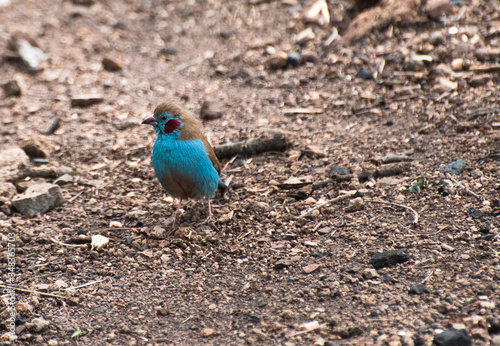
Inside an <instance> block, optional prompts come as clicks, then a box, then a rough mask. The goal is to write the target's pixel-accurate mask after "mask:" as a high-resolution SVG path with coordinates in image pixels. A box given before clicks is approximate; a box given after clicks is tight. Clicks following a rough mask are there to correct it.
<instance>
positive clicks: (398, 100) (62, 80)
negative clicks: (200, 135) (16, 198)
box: [0, 0, 500, 345]
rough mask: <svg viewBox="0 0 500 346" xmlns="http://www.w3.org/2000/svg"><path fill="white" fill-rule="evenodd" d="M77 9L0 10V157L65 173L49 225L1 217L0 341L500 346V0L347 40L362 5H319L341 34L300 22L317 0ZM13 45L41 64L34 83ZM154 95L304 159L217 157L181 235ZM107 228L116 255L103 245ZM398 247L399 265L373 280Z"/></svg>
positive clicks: (224, 133) (25, 3) (6, 206)
mask: <svg viewBox="0 0 500 346" xmlns="http://www.w3.org/2000/svg"><path fill="white" fill-rule="evenodd" d="M77 3H84V4H83V5H79V4H77ZM85 3H86V1H77V0H75V1H68V0H65V1H61V0H54V1H49V0H39V1H33V0H15V1H12V3H11V4H10V5H7V6H4V7H0V53H1V55H2V57H3V60H2V63H1V65H0V76H1V79H2V84H5V83H7V82H8V81H12V80H17V81H18V82H19V84H20V85H21V86H22V91H21V95H20V96H7V95H6V94H5V93H4V95H3V96H2V98H1V99H0V122H1V126H0V133H1V137H0V149H6V148H11V147H20V146H22V143H26V141H30V140H31V141H35V142H36V143H37V144H36V145H37V146H38V147H39V148H40V149H41V150H42V151H44V152H45V153H46V154H47V159H48V162H45V163H44V162H42V163H40V160H38V161H39V162H38V163H37V162H32V163H31V165H32V166H39V167H44V166H45V167H46V166H51V167H59V168H60V167H69V168H71V170H72V175H73V180H72V181H71V182H69V183H68V184H66V185H63V186H61V188H62V192H63V195H64V197H65V198H66V203H64V204H63V205H62V206H59V207H57V208H55V209H53V210H50V211H48V212H46V213H43V214H39V215H36V216H33V217H29V216H23V215H21V214H20V213H19V212H17V211H16V210H15V209H13V208H12V206H11V204H10V202H8V201H3V202H2V203H3V204H2V205H0V207H1V209H0V210H1V213H0V216H1V220H0V228H1V230H2V236H3V240H2V244H1V247H2V251H3V252H4V254H5V251H6V246H7V240H6V234H7V233H15V234H16V237H17V239H18V240H17V243H16V245H17V249H16V263H17V265H18V267H17V274H18V276H17V277H16V280H17V282H16V283H17V284H18V287H19V288H21V289H24V291H17V296H16V299H17V302H18V304H17V313H18V317H17V320H16V324H17V329H16V331H17V337H18V339H17V341H15V342H11V341H8V337H7V336H6V335H7V334H5V335H4V336H3V339H2V343H3V344H11V343H12V344H19V345H28V344H30V345H31V344H39V345H47V344H48V345H66V344H78V345H104V344H106V345H108V344H109V345H194V344H197V345H243V344H251V345H372V344H373V345H375V344H377V345H430V344H431V343H432V341H433V339H434V337H435V335H437V334H439V333H440V332H442V331H443V330H446V329H447V328H450V327H452V326H453V327H455V328H458V329H462V328H463V329H465V330H466V331H467V334H468V335H469V336H470V337H471V338H472V340H473V344H474V345H489V344H495V345H499V344H500V340H499V339H500V337H499V336H498V333H499V332H500V327H499V322H498V319H499V318H500V308H499V304H500V299H499V294H500V286H499V282H500V257H499V254H500V239H499V234H500V220H499V215H500V180H499V177H500V173H499V164H500V161H499V160H500V102H499V101H498V98H499V95H500V87H499V81H500V69H499V68H498V64H499V59H500V52H499V47H500V5H499V3H498V2H496V1H473V0H471V1H467V0H463V1H458V2H453V5H450V6H451V7H452V8H451V9H449V12H448V13H447V15H446V16H445V17H443V18H441V20H431V19H429V18H428V17H429V16H426V15H425V14H422V13H421V11H420V9H418V15H417V16H415V17H414V18H413V19H414V20H413V21H407V20H403V21H402V22H401V21H397V20H394V21H392V19H391V20H389V21H388V22H386V23H382V24H381V25H374V26H373V28H371V29H370V30H368V31H367V32H366V33H365V34H363V35H362V37H360V38H359V39H357V40H352V41H346V40H342V38H341V37H344V35H346V33H347V32H348V31H349V29H348V27H347V25H348V21H349V20H350V19H351V18H354V16H355V9H354V8H353V6H350V5H349V3H348V2H336V1H328V10H329V14H330V23H324V22H323V23H318V18H312V19H309V20H306V19H305V16H306V13H307V12H308V10H309V9H310V8H311V6H312V5H313V3H314V2H313V1H295V0H286V1H285V0H282V1H235V0H227V1H226V0H221V1H218V0H212V1H195V0H189V1H188V0H186V1H173V2H169V1H159V0H150V1H132V0H126V1H112V0H103V1H96V2H95V3H94V2H92V1H89V4H86V5H85ZM320 17H321V15H320ZM323 20H324V18H323ZM373 20H374V21H376V18H374V19H373ZM319 21H321V18H320V19H319ZM334 27H336V28H338V30H339V34H340V37H336V36H335V35H333V36H331V34H332V32H334ZM308 28H310V31H309V30H308V31H305V32H304V30H307V29H308ZM17 32H21V33H24V34H25V35H27V36H28V37H29V38H30V40H32V41H34V42H33V45H35V43H36V45H38V46H39V47H40V49H41V50H42V51H43V52H44V54H45V56H46V60H45V61H43V62H41V64H40V66H39V67H38V68H37V69H36V71H30V70H29V69H28V68H27V67H26V66H25V65H24V64H23V62H22V61H21V60H20V59H19V58H18V57H17V56H16V53H15V51H14V50H12V47H11V45H10V44H9V42H12V37H14V36H15V35H14V34H15V33H17ZM300 34H302V36H303V37H300ZM297 36H299V37H297ZM329 39H330V40H329ZM325 41H327V42H326V43H330V44H328V45H327V44H325ZM328 41H331V42H328ZM104 58H108V59H109V60H111V61H112V62H114V63H115V65H118V66H116V70H113V68H112V67H111V68H110V67H109V66H107V69H106V68H105V65H104V64H103V59H104ZM120 68H121V69H120ZM89 94H92V95H96V96H98V97H97V99H96V101H95V102H96V103H95V104H92V105H89V106H88V107H77V106H76V105H75V104H74V103H73V105H72V100H74V99H76V97H77V96H79V95H89ZM164 100H173V101H175V102H177V103H178V104H180V105H182V106H183V107H186V108H187V109H190V110H191V112H193V114H195V115H196V116H199V114H200V109H201V106H202V104H203V103H204V102H206V101H208V102H211V104H212V108H219V109H220V110H222V117H220V118H217V119H214V120H209V121H208V120H207V121H204V122H203V127H204V130H205V133H207V134H208V136H209V138H210V141H211V142H212V143H213V144H214V145H219V144H223V143H231V142H236V141H243V140H248V139H252V138H259V137H261V136H266V135H267V136H268V135H269V134H274V133H282V134H284V135H285V136H286V137H287V138H288V140H289V141H290V147H289V149H288V150H286V151H280V152H274V151H271V152H265V153H261V154H258V155H254V156H236V157H233V158H226V159H222V160H221V162H222V166H223V167H224V170H223V173H222V178H223V179H224V180H225V181H228V182H229V185H230V188H229V190H228V191H227V192H226V194H225V195H224V196H220V195H218V196H216V198H215V199H214V201H213V209H214V214H215V222H214V223H213V224H209V225H200V224H199V221H200V220H203V219H204V218H205V216H206V201H188V202H185V203H184V205H183V211H184V213H183V216H182V219H181V224H180V227H179V228H178V229H171V227H170V223H169V222H170V221H171V220H170V217H171V216H172V213H173V210H174V204H173V201H172V199H171V198H169V197H168V196H165V195H164V193H163V192H162V190H161V188H160V185H159V183H158V181H157V179H156V177H155V176H154V172H153V169H152V166H151V150H152V146H153V143H154V139H155V135H154V131H153V130H152V128H151V127H149V126H142V125H140V123H141V121H142V119H144V118H145V117H147V116H148V115H149V114H151V112H152V110H153V109H154V107H155V106H156V105H157V104H159V103H160V102H162V101H164ZM215 113H216V112H215ZM55 117H57V118H59V119H60V121H61V125H60V127H59V128H58V129H57V130H55V132H53V133H52V134H42V132H43V130H44V129H45V128H47V126H48V125H49V124H50V123H51V122H52V121H53V119H54V118H55ZM23 141H24V142H23ZM387 154H395V155H402V156H404V157H403V158H399V160H403V161H400V162H397V163H392V164H381V160H382V159H381V157H384V156H386V155H387ZM459 159H462V160H464V161H465V163H466V165H465V168H464V170H463V171H462V172H456V173H457V174H449V173H445V166H446V165H448V164H450V163H452V162H455V161H457V160H459ZM42 161H43V160H42ZM337 166H339V167H340V168H339V167H337ZM342 168H344V169H348V170H349V172H342V171H343V169H342ZM339 172H340V173H349V174H347V175H341V174H339ZM419 179H420V180H419ZM424 179H425V181H424ZM54 180H55V177H46V178H43V177H28V178H26V177H25V176H13V177H12V178H9V180H8V182H11V183H14V184H16V187H17V192H18V193H21V192H22V190H23V189H25V188H26V187H27V186H28V185H29V184H31V183H32V182H35V183H37V182H53V181H54ZM405 189H406V190H405ZM356 191H357V193H356V194H355V192H356ZM353 201H354V202H353ZM417 217H418V219H417ZM415 221H416V222H415ZM93 235H102V236H105V237H107V238H109V243H108V244H107V245H105V246H103V247H102V248H100V249H98V250H96V249H92V248H91V246H90V244H89V239H90V238H91V236H93ZM79 242H80V244H78V243H79ZM70 245H71V246H70ZM398 249H399V250H403V249H405V250H406V252H407V253H408V255H409V258H406V259H407V260H406V261H404V262H402V263H396V264H393V265H390V266H384V267H382V268H378V267H377V268H375V267H374V265H373V261H372V262H371V260H372V257H373V256H374V255H375V254H377V253H379V252H383V251H389V250H398ZM1 261H2V271H3V278H2V280H3V281H2V283H1V284H2V285H3V286H2V287H3V288H5V282H6V281H5V280H6V271H4V268H5V267H4V266H3V264H6V263H7V257H5V256H2V260H1ZM417 284H422V285H425V290H424V291H423V292H421V290H419V289H418V288H419V287H420V288H422V287H423V286H415V285H417ZM72 287H73V288H74V289H71V288H72ZM68 288H69V289H68ZM410 288H412V290H411V291H410ZM27 290H30V291H31V292H28V291H27ZM2 304H4V301H2ZM1 309H2V310H3V312H2V315H1V316H2V321H4V320H5V317H6V315H5V311H6V310H5V309H6V306H5V304H4V305H2V308H1ZM38 317H42V318H43V319H44V320H46V321H48V322H49V323H48V326H45V327H44V328H41V330H40V331H39V330H37V328H36V326H34V325H33V321H34V320H35V319H36V318H38ZM6 326H7V324H6V322H2V324H1V325H0V327H1V328H2V329H3V330H4V332H5V333H6V331H7V330H6V329H5V328H6ZM77 329H79V330H80V331H81V335H74V333H75V331H76V330H77ZM495 342H496V343H495Z"/></svg>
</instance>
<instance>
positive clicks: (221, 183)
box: [217, 178, 227, 192]
mask: <svg viewBox="0 0 500 346" xmlns="http://www.w3.org/2000/svg"><path fill="white" fill-rule="evenodd" d="M217 189H218V190H220V191H222V192H224V191H226V189H227V185H226V183H225V182H223V181H222V180H221V179H220V178H219V185H218V186H217Z"/></svg>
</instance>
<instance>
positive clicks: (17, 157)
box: [0, 147, 30, 180]
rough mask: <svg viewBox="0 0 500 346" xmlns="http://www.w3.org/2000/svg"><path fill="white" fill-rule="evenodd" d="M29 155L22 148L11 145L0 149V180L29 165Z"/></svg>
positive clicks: (6, 178)
mask: <svg viewBox="0 0 500 346" xmlns="http://www.w3.org/2000/svg"><path fill="white" fill-rule="evenodd" d="M29 161H30V160H29V157H28V155H26V153H25V152H24V150H22V149H21V148H16V147H11V148H7V149H4V150H0V180H8V179H9V178H11V176H12V175H15V174H17V173H18V171H19V169H21V168H22V167H24V166H26V165H28V163H29Z"/></svg>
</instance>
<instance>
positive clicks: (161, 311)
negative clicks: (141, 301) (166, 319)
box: [155, 306, 168, 316]
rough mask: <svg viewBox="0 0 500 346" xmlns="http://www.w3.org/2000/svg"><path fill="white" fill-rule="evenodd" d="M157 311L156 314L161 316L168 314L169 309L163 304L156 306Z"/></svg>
mask: <svg viewBox="0 0 500 346" xmlns="http://www.w3.org/2000/svg"><path fill="white" fill-rule="evenodd" d="M155 311H156V314H157V315H159V316H166V315H168V310H167V309H165V308H164V307H162V306H156V307H155Z"/></svg>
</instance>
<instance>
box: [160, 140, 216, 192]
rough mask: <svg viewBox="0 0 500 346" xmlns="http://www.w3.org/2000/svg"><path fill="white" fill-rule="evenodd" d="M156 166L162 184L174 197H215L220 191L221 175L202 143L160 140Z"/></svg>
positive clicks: (197, 141) (199, 141) (196, 141)
mask: <svg viewBox="0 0 500 346" xmlns="http://www.w3.org/2000/svg"><path fill="white" fill-rule="evenodd" d="M152 162H153V168H154V170H155V173H156V176H157V177H158V180H159V181H160V182H161V184H162V186H163V188H164V189H165V190H166V191H167V192H168V193H169V194H170V195H172V196H173V197H176V198H197V197H202V196H207V197H212V196H213V194H214V193H215V190H216V189H217V185H218V182H219V174H218V173H217V171H216V170H215V168H214V166H213V164H212V162H211V161H210V159H209V157H208V153H207V149H206V148H205V146H204V145H203V142H202V141H201V140H200V139H196V140H190V141H182V140H179V139H177V138H175V137H174V136H165V135H163V136H159V137H158V138H157V139H156V142H155V144H154V147H153V157H152Z"/></svg>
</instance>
